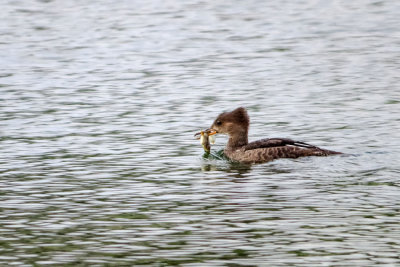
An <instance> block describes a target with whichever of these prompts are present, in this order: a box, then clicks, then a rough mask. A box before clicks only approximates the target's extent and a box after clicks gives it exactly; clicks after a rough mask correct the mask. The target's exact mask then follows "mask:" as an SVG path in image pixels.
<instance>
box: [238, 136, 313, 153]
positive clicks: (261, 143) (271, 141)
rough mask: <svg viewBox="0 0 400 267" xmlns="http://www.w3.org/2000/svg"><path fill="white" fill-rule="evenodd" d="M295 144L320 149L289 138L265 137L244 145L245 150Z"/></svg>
mask: <svg viewBox="0 0 400 267" xmlns="http://www.w3.org/2000/svg"><path fill="white" fill-rule="evenodd" d="M288 145H290V146H297V147H303V148H312V149H320V148H319V147H316V146H313V145H310V144H307V143H304V142H299V141H294V140H292V139H289V138H266V139H261V140H258V141H254V142H251V143H249V144H247V145H246V146H245V149H244V150H245V151H247V150H253V149H257V148H268V147H279V146H288Z"/></svg>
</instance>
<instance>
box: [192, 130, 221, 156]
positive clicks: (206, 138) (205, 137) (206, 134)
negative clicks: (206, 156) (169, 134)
mask: <svg viewBox="0 0 400 267" xmlns="http://www.w3.org/2000/svg"><path fill="white" fill-rule="evenodd" d="M216 133H217V131H215V130H214V129H207V130H204V131H200V132H198V133H196V134H195V135H194V136H195V137H196V138H197V139H200V143H201V145H202V146H203V149H204V151H205V152H207V153H210V151H211V145H210V143H211V144H215V134H216Z"/></svg>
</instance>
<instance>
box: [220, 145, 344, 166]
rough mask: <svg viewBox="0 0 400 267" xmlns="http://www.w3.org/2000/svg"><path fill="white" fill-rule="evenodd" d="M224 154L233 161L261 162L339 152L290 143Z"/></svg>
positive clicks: (229, 151)
mask: <svg viewBox="0 0 400 267" xmlns="http://www.w3.org/2000/svg"><path fill="white" fill-rule="evenodd" d="M225 154H226V155H227V156H228V157H229V158H230V159H232V160H234V161H239V162H243V163H262V162H268V161H271V160H274V159H279V158H299V157H307V156H328V155H334V154H341V153H340V152H335V151H331V150H327V149H322V148H318V147H311V148H307V147H298V146H291V145H284V146H273V147H263V148H252V149H249V150H248V149H246V147H245V146H244V147H241V148H238V149H235V150H225Z"/></svg>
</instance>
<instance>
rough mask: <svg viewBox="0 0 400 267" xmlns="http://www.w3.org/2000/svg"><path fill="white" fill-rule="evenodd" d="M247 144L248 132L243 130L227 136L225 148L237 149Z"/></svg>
mask: <svg viewBox="0 0 400 267" xmlns="http://www.w3.org/2000/svg"><path fill="white" fill-rule="evenodd" d="M248 143H249V141H248V131H247V130H243V131H239V132H235V133H234V134H232V135H229V140H228V144H227V148H228V149H237V148H239V147H242V146H245V145H247V144H248Z"/></svg>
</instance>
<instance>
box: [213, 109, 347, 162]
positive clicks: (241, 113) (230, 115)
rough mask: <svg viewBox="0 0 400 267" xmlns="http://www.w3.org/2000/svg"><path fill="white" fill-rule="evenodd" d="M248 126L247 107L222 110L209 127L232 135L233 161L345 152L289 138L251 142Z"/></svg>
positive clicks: (228, 151) (230, 154) (230, 151)
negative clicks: (249, 140) (227, 110)
mask: <svg viewBox="0 0 400 267" xmlns="http://www.w3.org/2000/svg"><path fill="white" fill-rule="evenodd" d="M249 125H250V119H249V115H248V114H247V111H246V109H245V108H243V107H239V108H237V109H235V110H233V111H231V112H224V113H221V114H220V115H219V116H218V117H217V118H216V119H215V121H214V123H213V124H212V126H211V128H210V129H212V130H215V131H216V132H217V133H219V134H227V135H229V140H228V144H227V145H226V147H225V150H224V153H225V155H226V156H227V157H228V158H230V159H231V160H233V161H238V162H242V163H262V162H268V161H271V160H274V159H278V158H298V157H305V156H328V155H335V154H342V153H341V152H336V151H331V150H327V149H322V148H319V147H316V146H313V145H310V144H307V143H303V142H298V141H294V140H291V139H287V138H267V139H261V140H258V141H254V142H251V143H249V142H248V131H249Z"/></svg>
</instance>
